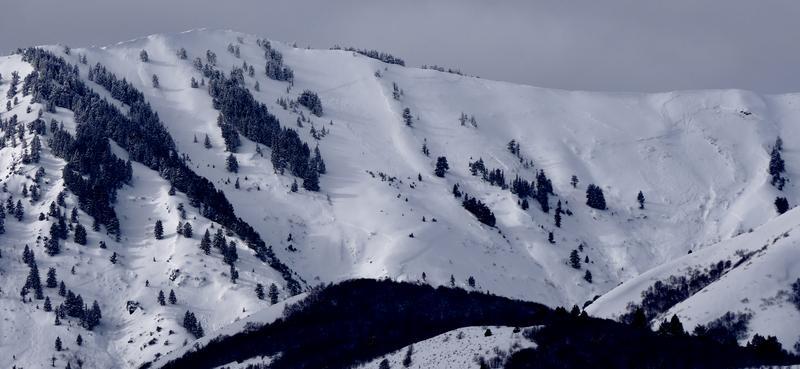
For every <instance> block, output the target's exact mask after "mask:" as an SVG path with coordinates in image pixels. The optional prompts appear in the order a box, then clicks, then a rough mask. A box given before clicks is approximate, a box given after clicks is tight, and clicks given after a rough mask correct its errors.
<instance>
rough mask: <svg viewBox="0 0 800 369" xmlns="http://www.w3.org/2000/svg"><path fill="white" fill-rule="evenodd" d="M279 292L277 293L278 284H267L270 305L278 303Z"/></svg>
mask: <svg viewBox="0 0 800 369" xmlns="http://www.w3.org/2000/svg"><path fill="white" fill-rule="evenodd" d="M279 296H280V294H279V293H278V286H276V285H275V283H271V284H270V285H269V303H270V304H271V305H275V304H277V303H278V297H279Z"/></svg>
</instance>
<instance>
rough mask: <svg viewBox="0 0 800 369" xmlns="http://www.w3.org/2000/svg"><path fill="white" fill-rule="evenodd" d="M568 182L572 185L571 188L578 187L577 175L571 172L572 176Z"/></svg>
mask: <svg viewBox="0 0 800 369" xmlns="http://www.w3.org/2000/svg"><path fill="white" fill-rule="evenodd" d="M569 184H571V185H572V188H577V187H578V176H576V175H574V174H573V175H572V178H571V179H570V181H569Z"/></svg>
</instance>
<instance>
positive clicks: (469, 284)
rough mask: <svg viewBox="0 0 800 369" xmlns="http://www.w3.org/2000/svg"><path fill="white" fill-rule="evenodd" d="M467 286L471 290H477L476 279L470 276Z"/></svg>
mask: <svg viewBox="0 0 800 369" xmlns="http://www.w3.org/2000/svg"><path fill="white" fill-rule="evenodd" d="M467 285H468V286H470V287H471V288H475V277H473V276H469V278H467Z"/></svg>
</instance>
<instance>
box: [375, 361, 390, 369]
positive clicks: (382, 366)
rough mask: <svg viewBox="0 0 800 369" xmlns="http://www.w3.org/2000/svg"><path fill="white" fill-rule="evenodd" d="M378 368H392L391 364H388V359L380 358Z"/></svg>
mask: <svg viewBox="0 0 800 369" xmlns="http://www.w3.org/2000/svg"><path fill="white" fill-rule="evenodd" d="M378 369H392V366H391V365H389V359H383V360H381V363H380V364H378Z"/></svg>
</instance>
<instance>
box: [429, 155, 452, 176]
mask: <svg viewBox="0 0 800 369" xmlns="http://www.w3.org/2000/svg"><path fill="white" fill-rule="evenodd" d="M448 170H450V165H449V164H447V158H446V157H444V156H440V157H438V158H436V169H435V170H434V171H433V173H434V174H436V176H437V177H442V178H444V175H445V174H446V173H447V171H448Z"/></svg>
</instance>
